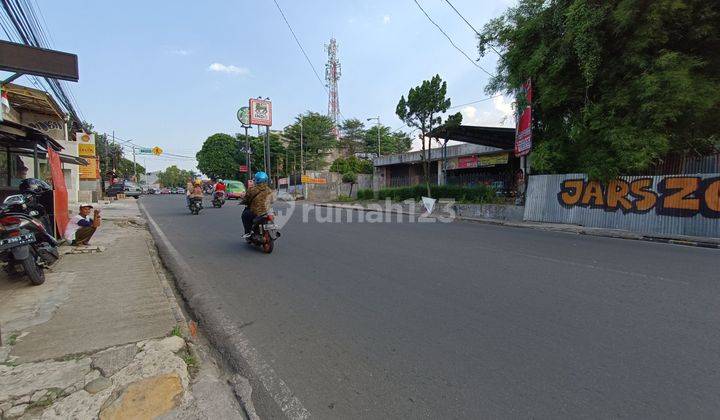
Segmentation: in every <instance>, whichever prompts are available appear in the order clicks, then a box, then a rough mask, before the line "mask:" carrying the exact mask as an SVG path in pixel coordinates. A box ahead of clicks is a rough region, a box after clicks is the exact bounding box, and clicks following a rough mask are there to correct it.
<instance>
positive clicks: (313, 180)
mask: <svg viewBox="0 0 720 420" xmlns="http://www.w3.org/2000/svg"><path fill="white" fill-rule="evenodd" d="M301 182H302V183H303V184H327V179H325V178H311V177H309V176H307V175H303V176H302V178H301Z"/></svg>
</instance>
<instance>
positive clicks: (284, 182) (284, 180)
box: [278, 178, 290, 185]
mask: <svg viewBox="0 0 720 420" xmlns="http://www.w3.org/2000/svg"><path fill="white" fill-rule="evenodd" d="M289 182H290V179H289V178H279V179H278V185H287V184H288V183H289Z"/></svg>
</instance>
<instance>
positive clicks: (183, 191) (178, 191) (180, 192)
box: [175, 187, 185, 194]
mask: <svg viewBox="0 0 720 420" xmlns="http://www.w3.org/2000/svg"><path fill="white" fill-rule="evenodd" d="M175 193H176V194H185V188H182V187H178V189H177V191H176V192H175Z"/></svg>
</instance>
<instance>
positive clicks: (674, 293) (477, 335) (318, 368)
mask: <svg viewBox="0 0 720 420" xmlns="http://www.w3.org/2000/svg"><path fill="white" fill-rule="evenodd" d="M141 200H142V203H143V204H144V206H145V207H146V209H147V210H148V212H149V214H150V215H151V217H152V218H153V219H154V220H155V221H156V222H157V223H158V225H159V226H160V228H161V229H162V231H163V232H164V233H165V235H166V236H167V238H168V239H169V240H170V241H171V242H172V244H173V245H174V247H175V248H176V249H177V250H178V251H179V252H180V253H181V254H182V256H183V257H184V258H185V260H186V261H187V262H188V263H189V264H190V265H191V266H192V268H193V270H194V271H195V272H196V273H197V275H196V277H195V279H194V281H197V282H198V283H199V284H202V285H203V286H204V287H206V288H207V291H208V293H210V294H211V296H212V297H213V299H216V300H217V305H218V307H221V308H222V310H223V311H224V312H225V313H226V314H227V316H229V317H230V318H231V319H232V320H233V322H235V323H236V324H237V325H238V326H239V327H242V332H243V333H244V334H245V336H246V337H247V338H248V339H249V341H250V343H251V344H252V346H253V347H254V348H255V349H256V350H257V351H258V352H259V354H260V355H261V356H262V357H263V358H264V360H265V361H267V362H268V363H269V364H270V365H271V367H272V368H273V370H274V371H275V373H276V374H277V375H278V377H279V378H280V379H282V380H283V381H284V382H285V383H286V384H287V385H288V386H289V388H290V389H291V390H292V391H293V392H294V394H295V396H296V397H297V398H298V399H299V400H300V401H301V402H302V404H303V405H304V406H305V407H306V408H307V409H308V410H309V411H310V413H311V414H312V416H313V417H314V418H434V419H437V418H488V417H501V418H508V417H514V418H517V417H525V418H526V417H540V418H548V417H631V418H634V417H643V418H650V417H685V418H687V417H694V418H697V417H714V416H716V415H717V413H719V412H720V351H719V350H718V349H720V329H719V327H718V326H719V325H720V299H719V297H720V293H719V292H720V272H719V267H720V265H719V262H720V253H719V252H718V251H717V250H711V249H703V248H693V247H683V246H675V245H667V244H656V243H650V242H640V241H628V240H622V239H612V238H602V237H591V236H578V235H571V234H566V233H556V232H545V231H539V230H532V229H520V228H510V227H500V226H491V225H483V224H474V223H465V222H455V223H450V224H446V223H407V222H405V223H397V222H394V223H357V220H356V221H355V222H347V221H346V220H345V217H346V216H344V217H343V221H342V222H340V223H318V222H317V221H315V215H316V212H317V211H321V210H319V209H317V210H306V213H307V218H308V219H309V221H308V222H307V223H304V222H303V214H302V213H303V210H302V209H301V208H300V207H299V206H298V207H296V210H295V211H294V213H293V215H292V218H291V219H290V221H289V222H288V223H287V224H286V225H285V226H284V228H283V230H282V233H283V236H282V237H281V238H280V239H279V240H278V242H277V244H276V249H275V251H274V252H273V254H271V255H265V254H262V253H261V252H260V251H259V250H258V249H256V248H252V247H249V246H248V245H246V244H245V243H244V242H243V241H242V240H241V238H240V235H241V234H242V226H241V223H240V214H241V210H242V207H241V206H238V205H237V204H236V203H235V202H228V204H227V205H226V206H225V207H223V208H222V209H213V208H206V209H205V210H204V211H203V212H202V213H201V214H200V215H199V216H192V215H190V214H189V212H188V211H187V209H186V208H185V207H184V197H180V196H148V197H143V198H142V199H141ZM206 201H207V200H206ZM322 212H323V213H322V214H326V213H327V210H322ZM358 217H359V214H357V213H355V214H353V218H354V219H357V218H358Z"/></svg>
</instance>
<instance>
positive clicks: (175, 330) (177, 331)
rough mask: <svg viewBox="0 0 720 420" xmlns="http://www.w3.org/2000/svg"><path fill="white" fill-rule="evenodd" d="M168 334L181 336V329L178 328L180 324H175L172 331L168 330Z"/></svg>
mask: <svg viewBox="0 0 720 420" xmlns="http://www.w3.org/2000/svg"><path fill="white" fill-rule="evenodd" d="M170 335H171V336H172V335H174V336H175V337H180V338H183V335H182V331H181V330H180V326H179V325H176V326H175V327H174V328H173V329H172V331H170Z"/></svg>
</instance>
